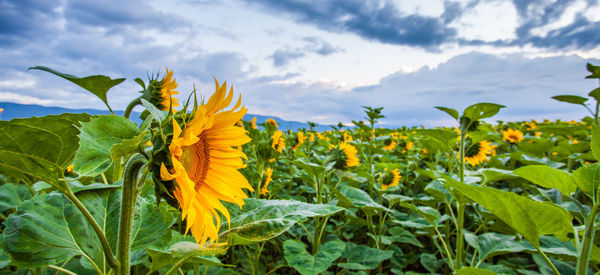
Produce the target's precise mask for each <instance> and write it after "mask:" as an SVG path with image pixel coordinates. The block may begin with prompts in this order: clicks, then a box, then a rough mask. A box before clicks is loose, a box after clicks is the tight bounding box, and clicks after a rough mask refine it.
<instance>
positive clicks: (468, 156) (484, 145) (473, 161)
mask: <svg viewBox="0 0 600 275" xmlns="http://www.w3.org/2000/svg"><path fill="white" fill-rule="evenodd" d="M492 154H495V150H494V148H492V146H491V143H490V142H489V141H486V140H482V141H480V142H479V143H476V144H473V145H472V146H470V147H469V148H468V150H467V151H466V152H465V160H466V161H467V162H468V163H469V164H470V165H471V166H476V165H478V164H480V163H483V162H484V161H486V160H487V159H488V158H487V156H488V155H492Z"/></svg>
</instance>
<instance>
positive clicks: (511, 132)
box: [502, 128, 524, 143]
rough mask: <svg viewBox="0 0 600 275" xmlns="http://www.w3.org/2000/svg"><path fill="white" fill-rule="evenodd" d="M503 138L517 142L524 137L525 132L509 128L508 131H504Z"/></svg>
mask: <svg viewBox="0 0 600 275" xmlns="http://www.w3.org/2000/svg"><path fill="white" fill-rule="evenodd" d="M502 139H503V140H504V141H508V142H510V143H517V142H519V141H521V140H523V139H524V138H523V132H521V131H519V130H515V129H511V128H508V129H507V130H506V131H503V132H502Z"/></svg>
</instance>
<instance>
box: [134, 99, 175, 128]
mask: <svg viewBox="0 0 600 275" xmlns="http://www.w3.org/2000/svg"><path fill="white" fill-rule="evenodd" d="M140 100H141V101H142V105H144V107H145V108H146V110H148V112H150V114H151V115H152V117H153V118H154V120H156V121H157V122H158V123H159V124H160V123H162V122H163V120H165V118H167V114H168V112H167V111H161V110H159V109H158V108H156V106H154V105H153V104H152V103H150V102H148V101H147V100H145V99H143V98H140Z"/></svg>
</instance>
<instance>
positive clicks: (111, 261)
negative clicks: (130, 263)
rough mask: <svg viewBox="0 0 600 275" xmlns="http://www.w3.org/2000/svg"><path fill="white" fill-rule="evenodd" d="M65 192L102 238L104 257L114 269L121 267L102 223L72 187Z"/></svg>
mask: <svg viewBox="0 0 600 275" xmlns="http://www.w3.org/2000/svg"><path fill="white" fill-rule="evenodd" d="M64 194H65V196H66V197H67V198H68V199H69V200H70V201H71V202H73V203H74V204H75V206H76V207H77V208H78V209H79V211H81V213H82V214H83V216H85V218H86V220H87V221H88V222H89V223H90V225H91V226H92V228H93V229H94V232H95V233H96V236H98V239H99V240H100V245H101V246H102V251H103V252H104V258H105V259H106V262H107V263H108V266H110V268H112V269H117V268H118V267H119V263H118V262H117V260H116V259H115V257H114V256H113V254H112V250H111V249H110V245H109V244H108V240H107V239H106V236H105V235H104V232H103V231H102V228H100V225H98V223H97V222H96V220H95V219H94V217H92V214H90V212H89V211H88V210H87V208H85V206H84V205H83V204H82V203H81V201H79V199H78V198H77V197H76V196H75V194H73V191H71V189H69V188H66V189H65V190H64Z"/></svg>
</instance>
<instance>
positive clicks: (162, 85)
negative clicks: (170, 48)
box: [142, 69, 179, 111]
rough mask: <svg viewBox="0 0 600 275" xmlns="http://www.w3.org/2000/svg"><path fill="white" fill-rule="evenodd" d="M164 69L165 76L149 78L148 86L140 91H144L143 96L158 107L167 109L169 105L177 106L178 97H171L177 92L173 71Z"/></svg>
mask: <svg viewBox="0 0 600 275" xmlns="http://www.w3.org/2000/svg"><path fill="white" fill-rule="evenodd" d="M166 71H167V72H166V74H165V77H163V78H162V79H161V80H158V79H152V80H150V83H148V88H146V90H145V91H142V92H143V93H144V95H143V97H144V98H145V99H146V100H148V101H149V102H150V103H152V104H153V105H154V106H156V107H157V108H158V109H160V110H165V111H168V110H169V107H178V106H179V99H177V98H174V97H173V96H174V95H176V94H179V92H177V91H175V89H176V88H177V82H175V78H173V71H170V70H169V69H166Z"/></svg>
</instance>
